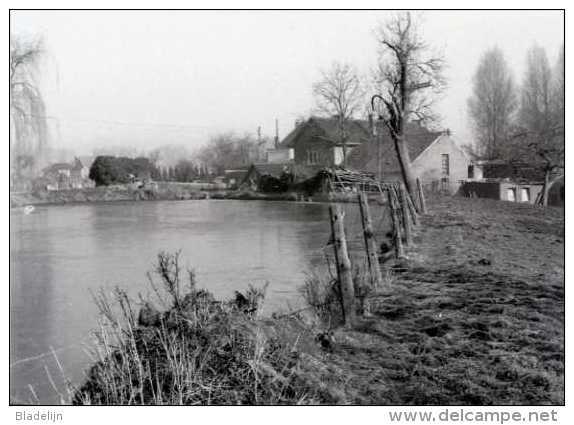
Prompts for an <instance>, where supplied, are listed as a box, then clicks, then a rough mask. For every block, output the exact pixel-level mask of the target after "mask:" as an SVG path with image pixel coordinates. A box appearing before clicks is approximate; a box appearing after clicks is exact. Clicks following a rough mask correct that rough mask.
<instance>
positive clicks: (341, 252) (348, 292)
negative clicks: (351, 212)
mask: <svg viewBox="0 0 574 425" xmlns="http://www.w3.org/2000/svg"><path fill="white" fill-rule="evenodd" d="M329 216H330V218H331V229H332V231H333V246H334V249H335V261H337V274H338V277H339V289H340V293H341V301H342V302H341V304H342V306H343V317H344V320H345V326H348V327H350V326H353V323H355V288H354V286H353V276H352V273H351V260H349V253H348V251H347V240H346V238H345V225H344V223H343V214H342V213H341V209H340V208H339V206H338V205H331V206H330V207H329Z"/></svg>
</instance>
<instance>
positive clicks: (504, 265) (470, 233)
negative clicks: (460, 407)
mask: <svg viewBox="0 0 574 425" xmlns="http://www.w3.org/2000/svg"><path fill="white" fill-rule="evenodd" d="M430 210H431V214H430V215H428V216H426V217H424V218H423V224H422V226H420V228H419V229H420V230H419V232H418V234H417V236H416V238H415V247H414V248H413V249H411V250H410V252H408V256H409V259H410V260H409V263H410V267H409V268H408V270H407V271H406V272H404V273H397V274H395V278H394V281H393V282H392V285H390V286H389V287H387V288H386V289H385V291H384V292H383V294H382V296H381V297H380V298H379V299H378V300H377V305H376V308H375V316H374V317H373V318H372V319H369V320H364V321H363V323H362V324H361V325H360V327H359V329H357V330H356V331H354V332H348V331H344V332H341V331H340V332H337V333H336V334H335V339H336V340H337V339H338V340H339V341H340V343H339V344H334V346H335V347H336V348H335V350H334V353H332V354H331V355H330V360H331V361H332V362H333V364H335V365H337V366H338V367H340V368H342V369H344V370H346V371H347V374H348V377H349V382H348V384H347V388H349V390H350V391H349V392H350V393H349V395H348V396H349V397H350V398H349V402H352V403H376V404H379V403H382V404H425V405H427V404H481V405H482V404H562V403H564V212H563V210H560V209H553V208H548V209H541V208H537V207H533V206H531V205H520V204H513V203H507V202H499V201H491V200H485V199H468V198H446V197H445V198H440V199H436V200H431V204H430ZM352 389H356V390H352Z"/></svg>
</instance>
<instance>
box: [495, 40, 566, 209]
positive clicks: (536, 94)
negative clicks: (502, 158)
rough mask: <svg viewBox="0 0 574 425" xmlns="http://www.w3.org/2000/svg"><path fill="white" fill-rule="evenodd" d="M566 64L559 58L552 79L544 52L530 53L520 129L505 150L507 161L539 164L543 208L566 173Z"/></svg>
mask: <svg viewBox="0 0 574 425" xmlns="http://www.w3.org/2000/svg"><path fill="white" fill-rule="evenodd" d="M562 55H563V52H562ZM563 60H564V58H563V56H562V58H561V59H560V58H559V61H558V65H557V67H556V70H555V74H554V75H553V73H552V71H551V68H550V65H549V63H548V58H547V56H546V51H545V50H544V48H542V47H539V46H534V47H532V48H531V49H530V50H529V51H528V54H527V63H526V73H525V76H524V81H523V84H522V88H521V98H520V110H519V123H518V125H519V128H518V130H517V131H516V132H515V134H514V135H513V137H512V138H511V141H512V142H511V143H510V144H509V146H508V149H507V150H506V157H507V158H508V159H510V160H521V161H526V162H530V163H533V164H539V166H540V167H541V169H542V170H543V171H544V187H543V190H542V196H541V198H540V203H541V204H542V205H547V203H548V193H549V190H550V187H551V186H552V184H553V183H554V182H555V181H556V180H557V179H558V178H559V177H561V176H562V175H563V170H564V109H563V108H564V91H563V90H564V72H563V69H564V67H563ZM560 61H562V63H560ZM558 69H561V72H560V73H556V71H558Z"/></svg>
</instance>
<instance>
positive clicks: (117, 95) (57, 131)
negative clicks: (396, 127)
mask: <svg viewBox="0 0 574 425" xmlns="http://www.w3.org/2000/svg"><path fill="white" fill-rule="evenodd" d="M389 13H390V12H383V11H259V12H253V11H220V12H210V11H179V12H174V11H147V12H146V11H98V12H94V11H13V12H12V13H11V30H12V33H14V34H40V35H42V36H43V37H44V39H45V42H46V47H47V49H48V52H49V55H48V58H47V59H46V60H45V61H44V64H43V68H42V71H43V75H42V88H43V92H44V97H45V99H46V103H47V108H48V114H49V115H50V116H52V117H55V118H57V121H56V120H51V126H50V128H51V129H52V135H53V140H52V143H53V145H55V146H57V147H64V148H72V149H74V150H76V152H78V153H89V152H91V151H92V149H93V148H94V147H98V146H110V145H114V146H118V145H126V146H133V147H135V148H138V149H140V148H141V149H149V148H152V147H156V146H159V145H162V144H184V145H187V146H188V147H189V148H190V149H192V150H193V149H194V148H195V147H198V146H200V145H201V144H203V143H205V142H206V141H207V140H208V138H209V136H210V135H213V134H216V133H219V132H223V131H230V130H233V131H235V132H237V133H240V134H241V133H245V132H250V133H256V131H257V127H258V126H262V131H263V134H267V135H270V136H271V135H273V132H274V120H275V118H277V119H279V127H280V137H284V136H285V135H286V134H287V132H288V131H289V130H291V129H292V128H293V125H294V121H295V119H296V118H297V117H299V116H301V115H306V114H309V113H310V112H312V110H313V106H314V103H313V98H312V95H311V86H312V84H313V82H314V81H316V80H317V79H318V78H319V75H320V70H321V69H322V68H326V67H328V66H329V65H330V64H331V63H332V62H333V61H335V60H338V61H349V62H351V63H353V64H355V65H356V66H357V68H358V69H359V70H360V71H361V72H363V73H365V74H367V73H368V72H369V70H370V69H371V68H372V67H373V65H374V64H375V62H376V58H377V55H376V51H377V46H376V42H375V39H374V36H373V29H374V28H375V27H376V25H377V23H378V22H381V21H383V20H384V19H385V17H387V16H388V15H389ZM562 19H563V18H562V12H560V11H492V12H474V11H429V12H425V13H424V20H425V22H424V28H423V32H424V35H425V38H426V40H428V42H429V44H431V45H432V46H433V47H436V48H438V49H441V50H442V51H443V52H444V55H445V58H446V61H447V63H448V69H447V70H446V77H447V80H448V84H449V87H448V89H447V91H446V92H445V93H444V95H443V98H442V100H441V101H440V102H439V103H438V104H437V111H438V112H439V113H440V114H441V115H442V117H443V119H442V122H441V126H442V127H443V128H450V129H451V130H452V131H453V133H454V134H455V136H456V137H457V138H458V140H459V141H460V142H462V143H466V142H467V141H468V140H469V137H471V132H470V129H469V122H468V119H467V109H466V103H467V98H468V97H469V95H470V93H471V90H472V84H471V81H472V76H473V73H474V71H475V69H476V66H477V64H478V61H479V59H480V56H481V54H482V53H483V52H484V51H485V50H486V49H488V48H491V47H492V46H494V45H498V46H499V47H500V48H501V49H502V50H503V51H504V54H505V56H506V59H507V61H508V64H509V65H510V68H511V69H512V71H513V73H514V76H515V79H516V82H517V83H519V82H520V80H521V79H522V76H523V73H524V64H525V55H526V51H527V49H528V48H529V47H531V46H532V45H533V44H534V43H538V44H539V45H541V46H543V47H544V48H546V51H547V53H548V56H549V60H550V63H551V65H552V66H553V65H554V63H555V62H556V58H557V54H558V49H559V47H560V46H561V44H562V42H563V39H564V27H563V20H562ZM56 123H57V125H56Z"/></svg>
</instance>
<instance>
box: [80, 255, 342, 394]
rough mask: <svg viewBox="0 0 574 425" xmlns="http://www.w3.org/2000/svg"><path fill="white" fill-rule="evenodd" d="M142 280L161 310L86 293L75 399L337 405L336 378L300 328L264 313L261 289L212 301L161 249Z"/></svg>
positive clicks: (122, 296)
mask: <svg viewBox="0 0 574 425" xmlns="http://www.w3.org/2000/svg"><path fill="white" fill-rule="evenodd" d="M155 272H156V273H155V275H156V276H159V278H160V282H161V283H160V284H159V285H158V284H156V283H155V282H154V279H153V277H154V276H152V275H149V278H150V279H149V280H150V283H151V285H152V288H153V289H154V292H155V294H156V295H157V298H158V301H159V303H160V304H162V306H163V308H162V309H159V308H156V306H155V305H154V303H152V302H151V301H149V300H148V301H145V302H142V304H143V306H142V308H141V309H140V310H139V313H138V314H136V309H135V308H134V304H135V302H134V300H132V299H130V298H129V297H128V295H127V294H126V293H125V292H124V291H122V290H120V289H115V290H114V291H113V294H112V296H111V297H110V296H108V295H107V294H106V293H105V292H104V291H100V292H99V293H98V294H97V295H96V296H95V297H94V298H95V301H96V303H97V305H98V307H99V310H100V312H101V317H102V320H101V323H100V327H99V329H98V331H97V332H96V337H97V340H96V341H97V343H96V345H95V347H94V349H93V355H94V358H95V361H96V363H95V365H94V366H93V367H92V368H91V369H90V371H89V374H88V378H87V381H86V382H85V383H84V385H83V386H82V387H80V388H79V389H78V390H77V391H76V392H75V394H74V398H73V403H74V404H105V405H110V404H122V405H124V404H220V405H221V404H281V403H285V404H296V403H341V402H343V403H344V402H345V400H342V399H341V396H340V394H341V393H342V391H341V390H339V389H338V388H339V386H340V385H339V384H340V383H341V382H342V380H341V379H340V378H338V376H337V374H336V373H334V371H333V370H332V368H331V367H329V366H327V365H326V364H324V363H323V362H322V361H321V359H320V357H321V356H320V352H319V350H320V348H319V347H318V345H317V344H316V342H315V341H314V335H313V333H312V332H311V331H310V330H309V328H308V327H306V326H304V325H302V323H301V322H300V321H298V320H297V319H296V318H293V317H286V318H283V319H274V320H267V321H266V320H263V319H260V318H259V317H258V311H259V309H260V307H261V304H262V302H263V299H264V289H258V288H254V287H250V288H248V290H247V291H245V292H243V293H242V292H236V293H235V297H234V298H233V299H231V300H229V301H223V302H222V301H217V300H215V298H214V297H213V295H212V294H211V293H209V292H208V291H206V290H203V289H197V288H196V283H195V276H194V274H193V273H192V272H188V279H187V282H186V284H184V282H183V281H182V279H181V270H180V265H179V253H177V254H175V255H169V254H165V253H161V254H159V256H158V264H157V268H156V270H155Z"/></svg>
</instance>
